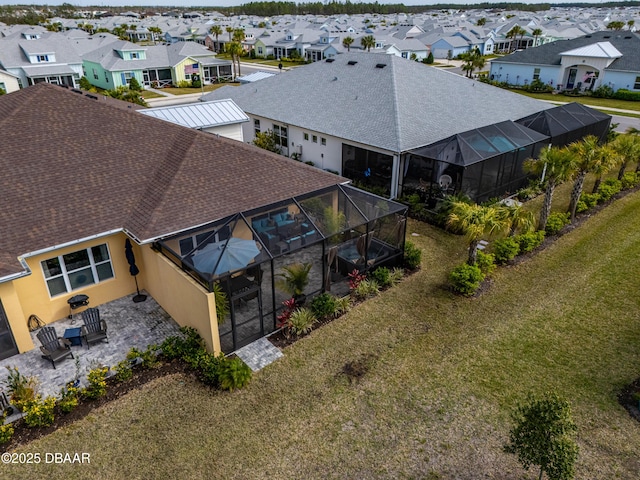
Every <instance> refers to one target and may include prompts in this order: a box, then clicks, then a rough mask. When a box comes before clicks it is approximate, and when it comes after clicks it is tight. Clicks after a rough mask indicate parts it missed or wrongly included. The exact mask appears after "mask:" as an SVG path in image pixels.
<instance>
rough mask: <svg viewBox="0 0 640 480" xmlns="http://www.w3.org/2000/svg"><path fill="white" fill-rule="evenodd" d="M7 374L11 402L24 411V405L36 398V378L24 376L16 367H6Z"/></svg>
mask: <svg viewBox="0 0 640 480" xmlns="http://www.w3.org/2000/svg"><path fill="white" fill-rule="evenodd" d="M7 370H8V371H9V376H8V377H7V379H6V381H5V382H6V384H7V388H8V390H9V394H10V398H11V403H13V405H15V407H16V408H17V409H18V410H20V411H21V412H24V408H25V405H26V404H27V403H28V402H30V401H32V400H33V399H35V398H36V394H37V393H38V380H37V379H36V378H35V377H25V376H24V375H22V374H21V373H20V372H19V371H18V367H7Z"/></svg>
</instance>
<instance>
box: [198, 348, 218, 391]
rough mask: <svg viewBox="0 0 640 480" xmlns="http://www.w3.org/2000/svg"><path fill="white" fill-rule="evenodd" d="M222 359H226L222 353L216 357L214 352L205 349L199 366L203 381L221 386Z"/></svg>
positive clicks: (216, 386) (210, 384) (212, 385)
mask: <svg viewBox="0 0 640 480" xmlns="http://www.w3.org/2000/svg"><path fill="white" fill-rule="evenodd" d="M222 359H224V355H222V354H221V356H219V357H216V356H215V355H214V354H213V353H209V352H204V351H203V354H202V355H201V356H200V357H199V361H198V366H197V369H198V371H199V373H200V380H201V381H202V383H204V384H205V385H209V386H211V387H215V388H218V387H219V386H220V363H221V361H222Z"/></svg>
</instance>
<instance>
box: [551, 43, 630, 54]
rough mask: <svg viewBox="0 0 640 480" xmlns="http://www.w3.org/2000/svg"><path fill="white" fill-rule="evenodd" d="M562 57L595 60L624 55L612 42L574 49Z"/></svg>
mask: <svg viewBox="0 0 640 480" xmlns="http://www.w3.org/2000/svg"><path fill="white" fill-rule="evenodd" d="M560 55H571V56H574V57H595V58H618V57H621V56H622V54H621V53H620V52H619V51H618V49H617V48H616V47H614V46H613V45H611V43H610V42H597V43H592V44H591V45H585V46H584V47H578V48H574V49H573V50H569V51H567V52H561V53H560Z"/></svg>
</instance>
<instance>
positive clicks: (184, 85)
mask: <svg viewBox="0 0 640 480" xmlns="http://www.w3.org/2000/svg"><path fill="white" fill-rule="evenodd" d="M190 87H191V82H190V81H189V80H180V81H179V82H178V88H190Z"/></svg>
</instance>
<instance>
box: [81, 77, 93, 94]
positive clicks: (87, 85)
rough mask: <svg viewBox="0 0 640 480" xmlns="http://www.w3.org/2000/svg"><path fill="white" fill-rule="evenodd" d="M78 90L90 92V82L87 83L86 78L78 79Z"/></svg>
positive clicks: (91, 86)
mask: <svg viewBox="0 0 640 480" xmlns="http://www.w3.org/2000/svg"><path fill="white" fill-rule="evenodd" d="M79 85H80V88H81V89H82V90H87V91H89V90H91V89H92V88H93V85H91V82H90V81H89V79H88V78H87V77H82V78H80V83H79Z"/></svg>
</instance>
